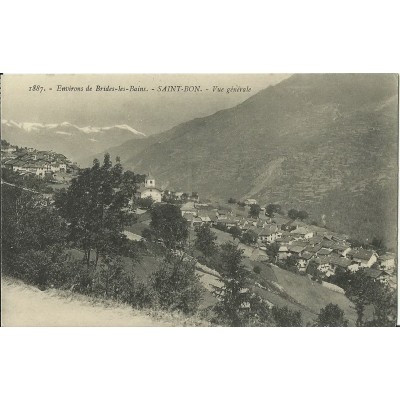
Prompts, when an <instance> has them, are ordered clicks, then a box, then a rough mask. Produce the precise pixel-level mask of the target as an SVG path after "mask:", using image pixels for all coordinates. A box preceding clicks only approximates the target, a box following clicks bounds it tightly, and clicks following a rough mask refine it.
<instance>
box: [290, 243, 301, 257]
mask: <svg viewBox="0 0 400 400" xmlns="http://www.w3.org/2000/svg"><path fill="white" fill-rule="evenodd" d="M287 248H288V249H289V253H290V254H291V255H296V256H300V255H301V253H302V251H303V250H304V249H305V247H304V246H297V245H296V243H293V244H290V245H288V246H287Z"/></svg>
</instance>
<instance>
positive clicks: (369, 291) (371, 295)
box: [345, 269, 396, 326]
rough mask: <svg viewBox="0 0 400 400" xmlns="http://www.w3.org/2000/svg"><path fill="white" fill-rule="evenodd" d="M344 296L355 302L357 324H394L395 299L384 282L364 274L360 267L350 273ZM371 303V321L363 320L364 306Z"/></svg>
mask: <svg viewBox="0 0 400 400" xmlns="http://www.w3.org/2000/svg"><path fill="white" fill-rule="evenodd" d="M345 290H346V296H347V297H348V298H349V299H350V300H351V301H352V302H353V303H354V304H355V306H356V311H357V321H356V324H357V326H363V325H366V324H367V325H376V326H386V325H388V326H391V325H393V324H395V316H396V301H395V298H394V296H393V295H392V294H391V293H390V291H389V289H388V288H387V287H386V285H385V284H383V283H381V282H379V281H377V280H375V279H373V278H371V277H370V276H368V275H366V274H365V272H364V271H363V270H362V269H360V270H358V271H356V272H353V273H351V275H350V279H349V284H348V286H347V288H346V289H345ZM369 305H371V306H372V307H373V310H374V315H373V319H372V321H365V320H364V311H365V307H367V306H369Z"/></svg>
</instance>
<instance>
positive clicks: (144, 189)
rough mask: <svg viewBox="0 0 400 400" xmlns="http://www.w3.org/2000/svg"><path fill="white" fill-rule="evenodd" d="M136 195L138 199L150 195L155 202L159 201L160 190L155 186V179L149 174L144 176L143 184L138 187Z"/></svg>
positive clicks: (160, 196)
mask: <svg viewBox="0 0 400 400" xmlns="http://www.w3.org/2000/svg"><path fill="white" fill-rule="evenodd" d="M136 196H137V197H138V198H140V199H145V198H147V197H151V198H152V199H153V201H154V202H155V203H160V202H161V198H162V190H161V189H159V188H157V187H156V181H155V179H154V178H153V177H152V176H151V175H148V176H147V177H146V180H145V183H144V186H141V187H139V189H138V190H137V192H136Z"/></svg>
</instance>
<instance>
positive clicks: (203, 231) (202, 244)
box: [195, 225, 217, 257]
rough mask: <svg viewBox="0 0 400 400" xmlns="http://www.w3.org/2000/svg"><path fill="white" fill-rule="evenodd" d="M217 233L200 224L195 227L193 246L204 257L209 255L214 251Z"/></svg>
mask: <svg viewBox="0 0 400 400" xmlns="http://www.w3.org/2000/svg"><path fill="white" fill-rule="evenodd" d="M216 239H217V235H216V234H215V233H214V232H212V231H211V229H210V227H209V226H208V225H201V226H198V227H196V240H195V246H196V248H197V249H198V250H200V251H201V252H202V253H203V254H204V255H205V256H206V257H210V256H211V255H213V254H214V253H215V251H216V244H215V241H216Z"/></svg>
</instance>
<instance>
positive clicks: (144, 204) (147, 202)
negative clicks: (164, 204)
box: [136, 196, 154, 210]
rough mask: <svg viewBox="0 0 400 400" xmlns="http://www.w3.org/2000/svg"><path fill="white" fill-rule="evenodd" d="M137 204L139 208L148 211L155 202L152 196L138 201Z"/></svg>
mask: <svg viewBox="0 0 400 400" xmlns="http://www.w3.org/2000/svg"><path fill="white" fill-rule="evenodd" d="M136 202H137V206H138V207H140V208H144V209H146V210H150V208H151V206H152V205H153V204H154V200H153V199H152V198H151V197H150V196H148V197H145V198H144V199H142V198H141V199H137V201H136Z"/></svg>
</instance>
